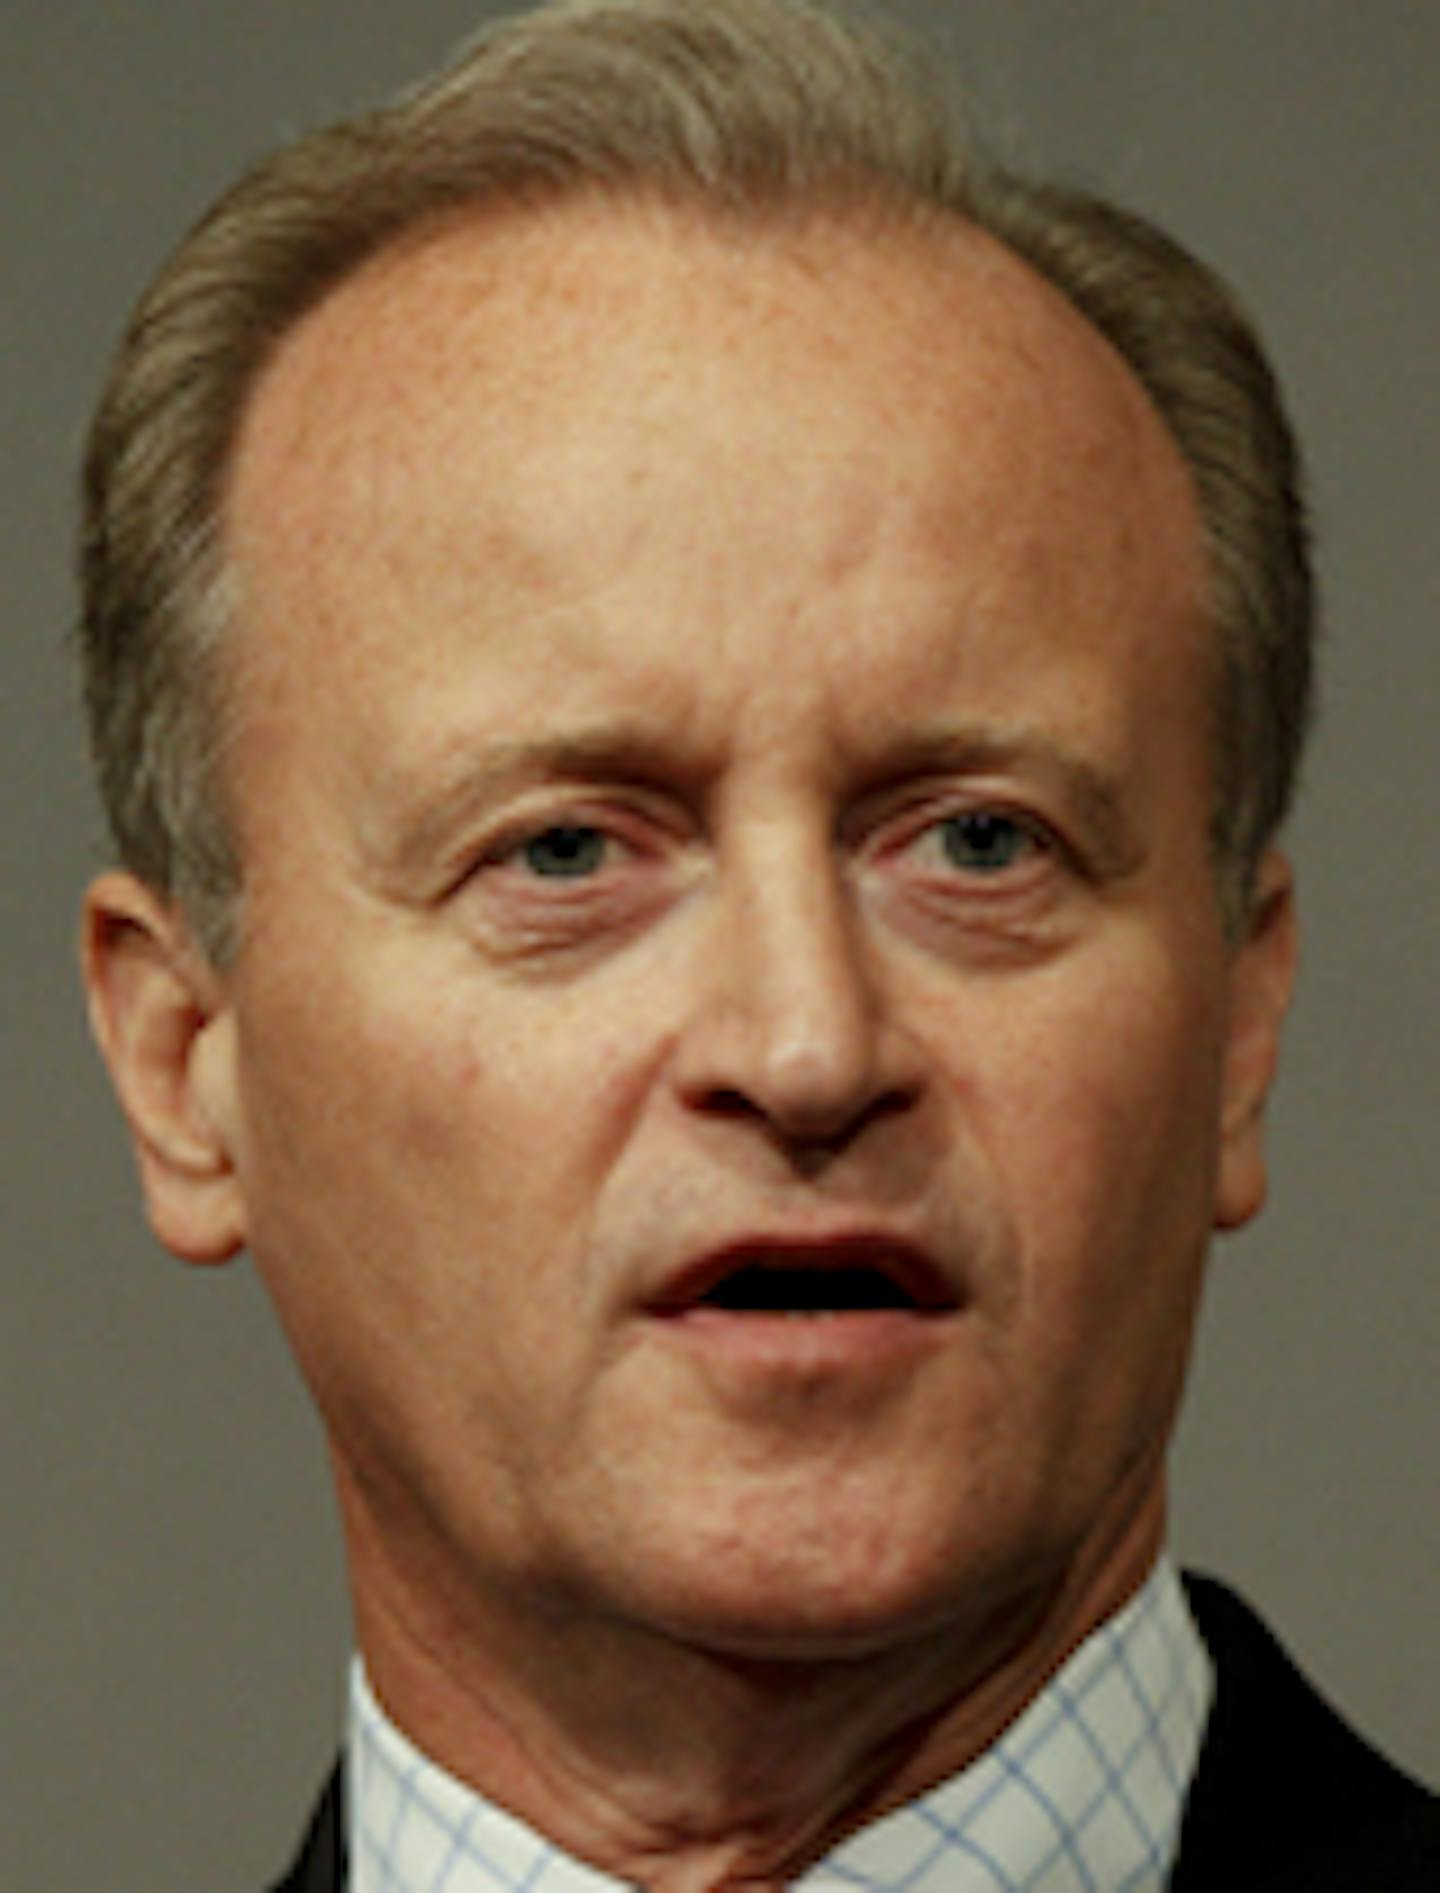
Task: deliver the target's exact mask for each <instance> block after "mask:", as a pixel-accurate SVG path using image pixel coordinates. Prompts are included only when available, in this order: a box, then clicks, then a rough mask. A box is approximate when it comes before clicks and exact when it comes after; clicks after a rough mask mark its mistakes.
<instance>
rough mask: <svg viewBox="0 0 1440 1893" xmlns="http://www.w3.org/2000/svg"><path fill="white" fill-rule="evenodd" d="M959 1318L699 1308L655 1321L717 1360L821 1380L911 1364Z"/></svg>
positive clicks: (890, 1311)
mask: <svg viewBox="0 0 1440 1893" xmlns="http://www.w3.org/2000/svg"><path fill="white" fill-rule="evenodd" d="M954 1319H955V1316H954V1314H953V1313H918V1312H912V1311H909V1310H906V1309H898V1308H877V1309H865V1310H863V1311H860V1312H855V1313H850V1312H835V1313H828V1312H826V1313H820V1314H793V1315H792V1314H769V1313H765V1314H737V1313H734V1312H732V1311H731V1310H729V1309H724V1308H711V1307H705V1306H698V1307H694V1308H687V1309H685V1310H684V1311H683V1312H676V1313H673V1314H665V1315H661V1316H657V1317H656V1318H655V1325H656V1326H657V1327H658V1328H659V1329H660V1331H661V1332H662V1333H663V1334H664V1335H665V1336H667V1337H668V1338H669V1339H670V1340H672V1341H673V1342H675V1343H677V1344H678V1345H681V1346H684V1347H688V1348H692V1349H694V1350H695V1352H696V1353H697V1354H699V1355H701V1356H702V1357H705V1358H707V1359H709V1360H712V1361H713V1362H714V1363H715V1364H716V1365H717V1366H718V1365H720V1364H721V1363H724V1364H725V1365H727V1366H730V1367H733V1368H735V1369H737V1370H747V1371H749V1372H752V1373H755V1374H757V1375H762V1376H763V1375H770V1376H774V1377H780V1378H784V1377H787V1376H792V1377H799V1378H803V1379H816V1378H823V1377H828V1376H841V1377H849V1376H853V1375H855V1374H857V1373H861V1372H864V1371H867V1370H868V1371H870V1372H874V1371H876V1370H884V1369H894V1368H900V1367H904V1366H907V1365H912V1364H913V1363H914V1362H915V1361H916V1360H917V1359H919V1358H920V1357H922V1356H923V1355H925V1354H927V1353H929V1352H930V1351H931V1350H933V1349H934V1348H935V1347H937V1346H938V1345H940V1343H941V1342H942V1340H943V1338H944V1337H945V1335H946V1333H947V1332H948V1331H949V1329H950V1327H951V1325H952V1323H953V1321H954Z"/></svg>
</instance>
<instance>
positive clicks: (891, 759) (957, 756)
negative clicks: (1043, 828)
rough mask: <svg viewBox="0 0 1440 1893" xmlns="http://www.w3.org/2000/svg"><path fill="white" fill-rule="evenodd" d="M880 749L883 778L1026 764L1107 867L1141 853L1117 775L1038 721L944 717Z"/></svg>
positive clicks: (1120, 868)
mask: <svg viewBox="0 0 1440 1893" xmlns="http://www.w3.org/2000/svg"><path fill="white" fill-rule="evenodd" d="M883 754H884V766H883V769H882V771H881V772H880V776H881V780H882V782H883V783H891V782H898V781H903V780H905V779H907V778H914V777H922V776H927V775H936V776H941V775H956V776H973V775H980V774H991V773H1001V772H1010V771H1016V770H1019V771H1023V772H1025V773H1026V774H1028V775H1032V776H1035V777H1038V778H1039V779H1040V780H1041V781H1042V782H1044V783H1046V784H1047V785H1048V786H1049V787H1050V788H1051V789H1052V790H1053V791H1054V792H1055V793H1057V794H1058V795H1059V796H1060V798H1061V799H1062V800H1063V801H1064V803H1065V804H1066V806H1067V807H1068V808H1070V809H1071V810H1073V811H1074V813H1075V815H1076V818H1077V819H1078V821H1079V822H1080V824H1081V826H1082V827H1083V828H1084V830H1085V832H1086V834H1087V836H1088V837H1089V839H1090V841H1091V844H1092V845H1093V846H1095V847H1096V848H1097V849H1098V850H1099V852H1100V856H1101V860H1102V865H1103V866H1104V867H1105V868H1106V869H1107V871H1108V872H1110V873H1112V874H1117V875H1118V874H1124V873H1129V872H1130V871H1131V870H1132V869H1133V868H1134V867H1136V866H1137V865H1138V863H1139V862H1140V860H1141V859H1142V858H1143V854H1144V850H1143V847H1142V845H1141V841H1140V836H1139V834H1138V832H1137V830H1136V825H1135V822H1134V820H1133V817H1132V815H1131V811H1130V807H1129V802H1128V798H1127V797H1126V795H1125V792H1124V788H1123V785H1122V784H1121V782H1120V781H1119V779H1118V778H1117V777H1116V776H1115V775H1114V774H1112V773H1111V772H1110V771H1109V770H1107V769H1105V768H1103V767H1102V766H1101V765H1099V764H1098V763H1096V762H1094V761H1092V760H1091V759H1090V758H1089V757H1088V756H1084V755H1081V754H1079V753H1078V752H1077V751H1076V750H1075V749H1073V748H1072V747H1071V746H1070V745H1068V744H1067V743H1065V742H1063V741H1061V740H1060V739H1058V738H1057V737H1055V736H1053V735H1052V734H1051V733H1050V732H1049V731H1048V730H1046V729H1044V728H1042V727H1039V726H1035V727H1031V726H1029V725H1026V724H1022V723H1014V724H1003V723H988V722H987V723H975V724H965V723H961V724H952V723H945V724H942V725H938V726H937V727H935V728H933V729H929V730H923V729H922V730H916V731H911V732H908V733H907V734H905V735H904V736H902V737H901V738H900V739H899V740H898V741H897V742H896V743H894V744H893V745H887V746H886V747H885V748H884V751H883Z"/></svg>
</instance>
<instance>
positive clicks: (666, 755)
mask: <svg viewBox="0 0 1440 1893" xmlns="http://www.w3.org/2000/svg"><path fill="white" fill-rule="evenodd" d="M704 774H705V771H704V769H703V768H700V767H697V766H696V765H695V764H694V763H693V762H692V763H690V764H688V765H686V764H683V763H681V762H680V761H679V759H678V758H677V753H676V749H675V746H674V743H673V740H670V741H667V740H666V739H665V738H664V737H661V736H659V735H657V733H656V732H655V731H654V730H653V729H651V728H649V727H647V726H644V725H642V724H640V723H639V722H635V721H630V720H618V721H614V722H606V723H603V724H595V725H594V726H593V727H582V728H578V729H574V730H565V731H557V732H556V733H555V734H554V735H547V736H515V737H503V736H502V737H492V738H488V739H486V740H485V741H484V742H483V743H482V744H480V745H479V746H477V747H476V748H474V749H471V748H467V749H466V750H465V751H464V753H463V754H462V755H460V756H459V757H458V759H457V760H456V761H455V763H454V764H453V765H452V766H442V767H438V768H437V769H436V772H435V779H434V780H432V781H427V782H426V783H425V784H424V785H423V787H421V786H417V787H416V788H415V789H414V791H413V793H406V794H405V808H404V811H403V813H402V814H401V815H400V816H399V818H398V820H397V821H396V823H395V825H394V829H393V832H392V833H391V834H390V835H389V836H388V837H387V845H386V848H385V853H386V856H387V859H388V860H389V861H390V862H392V863H393V864H394V865H396V866H398V867H400V868H401V869H402V871H403V870H406V869H411V868H415V867H419V866H420V865H422V864H424V863H425V862H427V861H429V860H431V859H432V858H433V857H434V855H435V854H436V852H437V851H443V849H444V847H445V844H446V841H447V839H448V837H450V836H451V835H452V834H453V833H454V832H455V831H456V829H457V828H461V827H463V826H464V824H465V822H466V821H467V820H468V819H470V818H472V817H473V816H474V815H476V814H477V813H479V812H480V811H482V810H484V809H486V808H488V807H490V806H492V805H493V804H494V803H496V802H500V801H503V800H504V799H505V797H506V796H508V795H512V794H514V793H516V792H517V791H518V790H521V789H525V788H530V787H534V786H537V785H539V784H543V783H549V782H592V783H600V782H618V781H625V782H630V783H637V784H645V783H651V784H654V785H656V786H659V785H661V784H666V785H668V786H671V787H673V786H674V784H675V782H676V780H677V777H679V778H695V779H700V778H703V776H704Z"/></svg>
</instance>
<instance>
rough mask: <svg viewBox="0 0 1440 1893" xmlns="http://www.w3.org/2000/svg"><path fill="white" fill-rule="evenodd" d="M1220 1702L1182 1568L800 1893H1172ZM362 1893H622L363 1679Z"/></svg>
mask: <svg viewBox="0 0 1440 1893" xmlns="http://www.w3.org/2000/svg"><path fill="white" fill-rule="evenodd" d="M1213 1693H1214V1679H1213V1675H1212V1672H1211V1667H1210V1662H1209V1658H1208V1657H1207V1655H1206V1653H1205V1649H1204V1646H1203V1644H1202V1643H1201V1641H1200V1638H1199V1635H1198V1633H1197V1631H1196V1629H1195V1626H1194V1624H1193V1622H1192V1621H1191V1618H1190V1613H1189V1609H1188V1607H1187V1605H1186V1602H1185V1596H1184V1592H1183V1591H1182V1589H1181V1587H1180V1583H1179V1580H1178V1578H1177V1577H1176V1575H1175V1572H1174V1570H1173V1569H1172V1567H1171V1566H1170V1565H1169V1564H1168V1563H1167V1562H1163V1561H1162V1563H1161V1564H1160V1565H1159V1566H1158V1567H1157V1569H1156V1570H1155V1572H1154V1573H1153V1575H1152V1576H1151V1578H1150V1581H1149V1583H1148V1584H1147V1585H1146V1587H1145V1588H1144V1590H1142V1591H1141V1592H1139V1593H1138V1594H1137V1595H1136V1596H1135V1597H1134V1598H1132V1599H1131V1601H1130V1602H1129V1604H1127V1605H1126V1607H1125V1608H1124V1609H1123V1610H1122V1611H1121V1612H1119V1614H1118V1615H1117V1616H1115V1617H1113V1618H1111V1619H1110V1621H1109V1622H1108V1623H1106V1624H1104V1625H1102V1626H1101V1628H1100V1629H1099V1630H1097V1631H1096V1632H1095V1633H1094V1634H1093V1635H1092V1636H1091V1637H1090V1638H1089V1639H1088V1640H1087V1641H1086V1642H1085V1643H1083V1644H1082V1645H1081V1646H1080V1648H1079V1649H1078V1650H1077V1651H1076V1652H1075V1653H1074V1655H1073V1656H1071V1658H1070V1659H1069V1661H1068V1662H1067V1663H1066V1664H1065V1666H1064V1667H1063V1668H1062V1669H1061V1670H1060V1672H1059V1673H1058V1675H1056V1676H1055V1677H1054V1678H1053V1679H1052V1681H1051V1682H1050V1683H1049V1684H1048V1686H1047V1687H1046V1688H1045V1689H1044V1690H1043V1691H1042V1693H1041V1694H1040V1695H1039V1696H1037V1697H1036V1698H1035V1700H1034V1701H1033V1702H1032V1703H1031V1704H1030V1705H1029V1706H1028V1708H1026V1710H1025V1711H1024V1713H1023V1714H1022V1715H1021V1716H1020V1717H1019V1718H1018V1719H1017V1720H1016V1721H1015V1722H1013V1723H1012V1724H1011V1726H1010V1727H1009V1729H1007V1730H1006V1732H1005V1734H1004V1735H1003V1736H1002V1738H1001V1739H1000V1741H999V1742H998V1743H996V1745H995V1746H994V1747H993V1748H991V1749H990V1750H988V1751H987V1752H986V1753H985V1754H984V1755H982V1756H981V1757H980V1758H979V1759H978V1760H977V1761H975V1762H973V1763H972V1764H971V1766H970V1767H968V1768H967V1769H965V1770H964V1771H963V1772H962V1773H961V1774H959V1775H956V1776H954V1777H953V1778H952V1779H951V1780H949V1781H947V1782H944V1783H942V1784H941V1786H940V1787H938V1788H936V1789H934V1790H933V1791H932V1792H931V1793H930V1794H928V1795H926V1796H924V1797H923V1798H922V1799H921V1800H919V1801H916V1802H914V1803H912V1804H911V1805H909V1806H908V1807H904V1808H900V1809H898V1810H897V1811H896V1812H894V1813H891V1814H888V1815H885V1816H884V1817H882V1818H881V1819H880V1820H878V1821H876V1822H874V1823H873V1824H872V1825H871V1826H869V1827H866V1828H863V1829H861V1830H860V1832H858V1833H856V1834H852V1835H851V1836H849V1837H848V1838H847V1839H846V1840H845V1841H843V1842H842V1843H841V1844H840V1845H839V1846H838V1847H837V1848H836V1849H835V1851H834V1852H833V1853H831V1854H830V1855H828V1856H827V1857H826V1858H825V1859H824V1860H822V1861H820V1862H818V1863H817V1864H816V1865H815V1866H813V1867H811V1868H809V1869H808V1870H807V1871H806V1872H805V1873H804V1874H802V1876H801V1877H800V1878H799V1879H798V1880H797V1881H795V1883H794V1884H795V1886H796V1887H797V1888H800V1889H803V1893H857V1890H858V1893H1162V1890H1163V1888H1164V1886H1165V1882H1166V1879H1167V1877H1168V1874H1169V1871H1170V1867H1171V1863H1172V1861H1173V1859H1174V1854H1175V1848H1176V1843H1177V1840H1178V1836H1179V1829H1180V1817H1181V1813H1182V1811H1183V1808H1184V1802H1185V1796H1186V1793H1187V1791H1188V1788H1189V1785H1190V1780H1191V1777H1192V1776H1193V1774H1194V1771H1195V1765H1196V1762H1197V1760H1198V1757H1199V1753H1200V1742H1201V1738H1202V1736H1203V1733H1204V1728H1205V1719H1206V1716H1207V1715H1208V1713H1209V1708H1210V1703H1211V1700H1212V1697H1213ZM347 1752H348V1758H349V1759H348V1767H349V1770H350V1777H349V1784H348V1786H349V1807H350V1821H351V1832H350V1852H351V1861H352V1867H351V1873H352V1883H353V1887H354V1893H620V1889H621V1888H622V1883H621V1882H620V1881H618V1880H614V1879H612V1878H611V1877H610V1876H609V1875H607V1874H603V1873H599V1872H597V1871H596V1870H595V1869H594V1868H593V1867H587V1866H585V1865H583V1864H582V1863H581V1862H579V1861H577V1860H574V1859H572V1858H571V1857H570V1856H569V1855H567V1854H563V1853H560V1852H559V1851H558V1850H557V1849H556V1848H554V1847H552V1846H551V1845H550V1844H549V1843H548V1842H547V1841H545V1840H543V1839H542V1838H541V1837H540V1836H539V1835H538V1834H536V1833H535V1832H534V1831H533V1830H532V1829H530V1828H528V1827H526V1826H525V1825H524V1824H523V1823H522V1822H520V1821H517V1820H516V1819H515V1818H514V1817H513V1816H511V1815H509V1814H506V1813H504V1812H503V1811H502V1810H501V1809H499V1808H497V1807H493V1806H492V1805H491V1804H490V1803H489V1802H487V1801H485V1800H483V1799H482V1798H481V1797H480V1796H478V1795H476V1794H475V1793H474V1792H473V1791H472V1790H471V1789H469V1788H467V1787H466V1786H464V1784H463V1783H461V1782H459V1781H457V1780H455V1779H454V1777H453V1776H451V1775H448V1774H447V1773H445V1771H444V1770H443V1769H440V1768H437V1767H436V1766H435V1765H434V1764H433V1763H431V1762H429V1761H428V1760H427V1759H426V1758H425V1757H424V1756H422V1755H421V1754H420V1753H419V1751H418V1750H416V1749H415V1748H414V1747H413V1746H412V1744H411V1743H410V1742H409V1741H408V1740H407V1739H406V1738H405V1737H404V1736H403V1735H402V1734H401V1733H400V1731H399V1730H398V1729H396V1728H395V1727H394V1725H393V1724H392V1723H390V1722H389V1721H388V1720H387V1718H386V1717H385V1714H384V1712H383V1711H382V1710H381V1709H380V1707H379V1705H378V1704H377V1703H376V1701H375V1699H374V1696H373V1695H372V1693H371V1691H370V1688H369V1685H368V1684H367V1682H366V1679H365V1674H364V1671H363V1669H362V1667H361V1666H360V1664H359V1663H358V1662H357V1663H356V1664H355V1666H354V1668H353V1671H352V1678H351V1726H350V1741H349V1746H348V1751H347Z"/></svg>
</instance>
